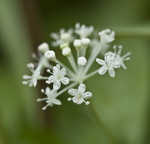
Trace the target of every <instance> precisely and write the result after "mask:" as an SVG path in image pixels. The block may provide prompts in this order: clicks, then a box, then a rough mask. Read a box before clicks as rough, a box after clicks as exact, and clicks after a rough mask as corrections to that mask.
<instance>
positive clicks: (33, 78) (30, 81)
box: [22, 63, 41, 87]
mask: <svg viewBox="0 0 150 144" xmlns="http://www.w3.org/2000/svg"><path fill="white" fill-rule="evenodd" d="M27 67H28V68H29V70H30V71H31V72H32V74H31V75H23V79H24V80H23V82H22V83H23V84H24V85H29V86H30V87H36V85H37V81H38V79H40V77H41V76H40V70H39V69H35V70H34V64H32V63H29V64H27Z"/></svg>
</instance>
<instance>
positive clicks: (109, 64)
mask: <svg viewBox="0 0 150 144" xmlns="http://www.w3.org/2000/svg"><path fill="white" fill-rule="evenodd" d="M114 58H115V54H114V53H113V52H107V53H106V54H105V57H104V60H102V59H99V58H96V62H97V63H98V64H100V65H102V67H101V68H100V69H99V71H98V73H99V74H100V75H104V74H105V73H106V72H107V71H108V73H109V75H110V76H111V77H115V70H114V68H117V67H115V65H114V62H115V61H114V60H115V59H114Z"/></svg>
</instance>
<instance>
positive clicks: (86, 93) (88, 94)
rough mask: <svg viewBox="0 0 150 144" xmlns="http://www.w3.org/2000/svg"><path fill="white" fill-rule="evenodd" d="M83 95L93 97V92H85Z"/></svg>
mask: <svg viewBox="0 0 150 144" xmlns="http://www.w3.org/2000/svg"><path fill="white" fill-rule="evenodd" d="M83 97H84V98H90V97H92V93H91V92H85V93H84V94H83Z"/></svg>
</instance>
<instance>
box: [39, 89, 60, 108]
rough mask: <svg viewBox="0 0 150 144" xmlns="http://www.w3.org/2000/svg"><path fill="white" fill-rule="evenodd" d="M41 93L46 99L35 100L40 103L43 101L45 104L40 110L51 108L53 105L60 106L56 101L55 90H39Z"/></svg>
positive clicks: (57, 100) (58, 101)
mask: <svg viewBox="0 0 150 144" xmlns="http://www.w3.org/2000/svg"><path fill="white" fill-rule="evenodd" d="M41 91H42V93H44V94H45V95H46V96H47V97H46V98H39V99H37V101H38V102H40V101H45V102H46V103H47V104H46V106H44V107H43V108H42V110H46V108H47V107H48V106H51V107H52V106H53V105H61V101H60V100H59V99H57V91H56V90H54V89H53V90H51V89H50V88H49V87H47V88H46V89H45V91H44V89H42V90H41Z"/></svg>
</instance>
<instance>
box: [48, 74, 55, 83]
mask: <svg viewBox="0 0 150 144" xmlns="http://www.w3.org/2000/svg"><path fill="white" fill-rule="evenodd" d="M54 81H55V77H54V76H53V75H51V76H50V77H49V78H48V80H47V83H49V84H50V83H53V82H54Z"/></svg>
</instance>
